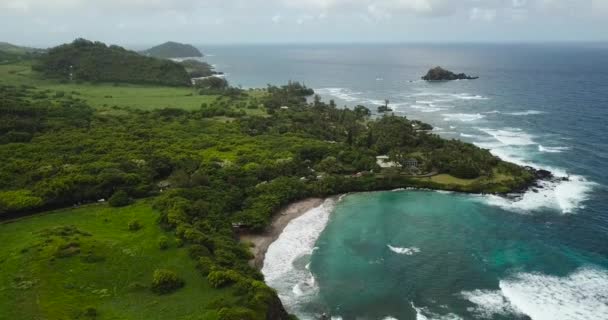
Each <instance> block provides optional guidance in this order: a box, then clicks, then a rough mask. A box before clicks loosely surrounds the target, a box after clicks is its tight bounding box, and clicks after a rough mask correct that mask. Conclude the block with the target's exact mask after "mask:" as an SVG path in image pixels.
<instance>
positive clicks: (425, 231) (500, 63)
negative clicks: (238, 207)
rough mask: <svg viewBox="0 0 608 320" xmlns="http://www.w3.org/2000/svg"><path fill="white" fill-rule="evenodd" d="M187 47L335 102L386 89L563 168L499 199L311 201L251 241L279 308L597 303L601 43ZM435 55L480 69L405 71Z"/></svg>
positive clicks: (525, 312)
mask: <svg viewBox="0 0 608 320" xmlns="http://www.w3.org/2000/svg"><path fill="white" fill-rule="evenodd" d="M203 49H204V51H207V52H209V53H212V54H214V56H213V57H209V60H210V61H211V62H212V63H214V64H216V65H217V67H218V69H219V70H221V71H225V72H227V73H228V80H230V81H231V82H232V83H234V84H242V85H244V86H245V87H256V86H265V84H266V83H269V82H270V83H275V84H279V83H284V82H287V81H288V80H300V81H304V82H306V84H307V85H309V86H312V87H313V88H315V90H316V92H318V93H320V94H321V95H323V96H324V97H325V98H327V99H329V98H331V99H335V100H336V102H337V103H338V104H339V105H348V106H354V105H356V104H364V105H366V106H368V107H370V108H372V109H375V107H376V106H377V105H378V104H382V103H383V101H384V99H389V100H390V101H391V106H392V108H393V109H394V110H395V113H397V114H401V115H406V116H408V117H409V118H413V119H420V120H424V121H426V122H429V123H431V124H433V125H434V126H435V131H436V132H437V133H438V134H440V135H442V136H444V137H446V138H457V139H461V140H465V141H469V142H472V143H475V144H477V145H479V146H481V147H484V148H487V149H490V150H491V151H492V152H493V153H494V154H496V155H498V156H500V157H501V158H503V159H505V160H509V161H512V162H515V163H518V164H522V165H531V166H535V167H538V168H545V169H549V170H552V171H553V172H554V173H556V174H557V175H560V176H564V177H569V178H570V179H569V181H567V182H561V183H547V184H546V185H545V186H544V187H545V188H544V189H543V190H541V191H540V192H538V193H535V192H528V193H526V194H525V195H524V196H523V197H522V198H521V199H518V200H515V201H514V200H506V199H504V198H500V197H494V196H471V195H460V194H453V193H443V192H441V193H440V192H427V191H399V192H383V193H367V194H356V195H349V196H347V197H345V198H344V199H343V200H342V201H341V202H339V203H338V204H336V205H335V209H334V205H332V204H331V203H326V205H325V207H323V208H319V209H317V211H315V212H313V213H312V214H311V215H304V216H303V217H301V219H302V220H297V221H295V222H294V223H295V224H294V225H295V226H297V227H294V228H292V229H291V230H292V231H290V229H289V228H287V229H286V232H285V234H284V235H282V236H281V237H280V238H279V240H278V241H277V242H276V243H274V244H273V245H272V246H271V249H270V250H269V253H271V251H272V250H275V252H276V254H275V255H273V254H269V255H268V256H267V260H266V265H269V266H272V268H265V269H264V270H263V272H264V274H265V275H266V278H267V280H268V282H269V283H270V284H271V285H272V286H274V287H275V288H277V290H278V291H279V294H280V296H281V298H282V299H283V301H284V302H285V304H286V306H287V308H288V309H289V310H290V311H291V312H295V313H296V314H298V315H299V316H301V317H302V318H304V319H306V318H315V317H316V316H318V315H319V314H321V313H328V314H331V315H332V316H334V317H336V318H337V317H342V318H343V319H385V318H386V319H391V318H390V317H392V318H395V319H400V320H404V319H477V318H478V319H525V318H526V317H530V318H532V319H534V320H537V319H543V320H544V319H608V191H607V189H606V187H605V186H606V184H607V183H608V169H607V168H606V166H605V164H606V163H608V138H606V134H605V130H606V127H607V126H608V49H607V46H605V45H594V44H579V45H576V46H574V45H341V46H331V45H322V46H321V45H320V46H257V47H235V46H233V47H212V48H203ZM436 64H440V65H442V66H444V67H446V68H448V69H452V70H453V71H457V72H465V73H467V74H472V75H478V76H480V77H481V78H480V79H479V80H475V81H454V82H444V83H426V82H422V81H418V80H417V79H419V77H420V76H421V75H423V74H424V73H425V72H426V70H427V69H428V68H429V67H432V66H434V65H436ZM330 213H331V214H330ZM307 219H308V220H307ZM325 226H326V227H325ZM324 227H325V228H324ZM321 231H322V232H321ZM317 238H318V239H317ZM273 248H274V249H273ZM293 248H298V250H296V251H294V250H293ZM314 248H317V249H314ZM281 252H283V254H281ZM286 253H293V254H291V255H286Z"/></svg>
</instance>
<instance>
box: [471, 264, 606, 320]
mask: <svg viewBox="0 0 608 320" xmlns="http://www.w3.org/2000/svg"><path fill="white" fill-rule="evenodd" d="M499 286H500V290H474V291H465V292H462V293H461V294H462V297H463V299H466V300H469V301H470V302H471V303H473V304H474V305H475V307H473V308H472V309H471V310H472V311H473V313H474V314H476V315H477V316H478V317H480V318H483V319H491V318H492V317H493V316H494V315H501V316H506V317H509V316H513V315H519V314H525V315H527V316H529V317H530V318H531V319H532V320H574V319H608V272H606V271H605V270H599V269H594V268H581V269H579V270H577V271H575V272H574V273H572V274H570V275H568V276H565V277H556V276H549V275H544V274H541V273H517V274H515V275H513V276H511V277H509V278H507V279H504V280H501V281H500V284H499Z"/></svg>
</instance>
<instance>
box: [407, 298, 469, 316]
mask: <svg viewBox="0 0 608 320" xmlns="http://www.w3.org/2000/svg"><path fill="white" fill-rule="evenodd" d="M411 305H412V308H414V310H416V320H462V318H461V317H459V316H458V315H456V314H454V313H448V314H443V315H441V314H437V313H434V312H431V311H430V310H429V309H428V308H425V307H421V308H419V307H416V306H415V305H414V303H413V302H412V303H411Z"/></svg>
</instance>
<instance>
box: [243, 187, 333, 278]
mask: <svg viewBox="0 0 608 320" xmlns="http://www.w3.org/2000/svg"><path fill="white" fill-rule="evenodd" d="M323 201H325V199H322V198H308V199H304V200H301V201H298V202H294V203H292V204H290V205H288V206H287V207H285V208H283V209H281V211H279V212H278V213H277V214H276V215H275V217H274V218H273V221H272V223H271V225H270V227H268V229H267V230H266V231H265V232H264V233H259V234H242V235H240V241H241V242H249V243H252V244H253V246H252V247H251V252H252V253H253V255H254V258H253V259H252V260H251V261H250V263H251V264H252V266H254V267H255V268H257V269H262V267H263V266H264V257H265V255H266V251H267V250H268V247H269V246H270V244H272V243H273V242H274V241H275V240H277V238H278V237H279V236H280V235H281V232H283V229H285V227H286V226H287V224H289V222H290V221H291V220H293V219H295V218H297V217H299V216H301V215H302V214H304V213H305V212H307V211H309V210H311V209H314V208H316V207H318V206H320V205H321V204H323Z"/></svg>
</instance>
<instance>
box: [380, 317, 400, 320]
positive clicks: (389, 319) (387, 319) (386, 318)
mask: <svg viewBox="0 0 608 320" xmlns="http://www.w3.org/2000/svg"><path fill="white" fill-rule="evenodd" d="M382 320H399V319H397V318H395V317H391V316H388V317H384V318H383V319H382Z"/></svg>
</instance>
